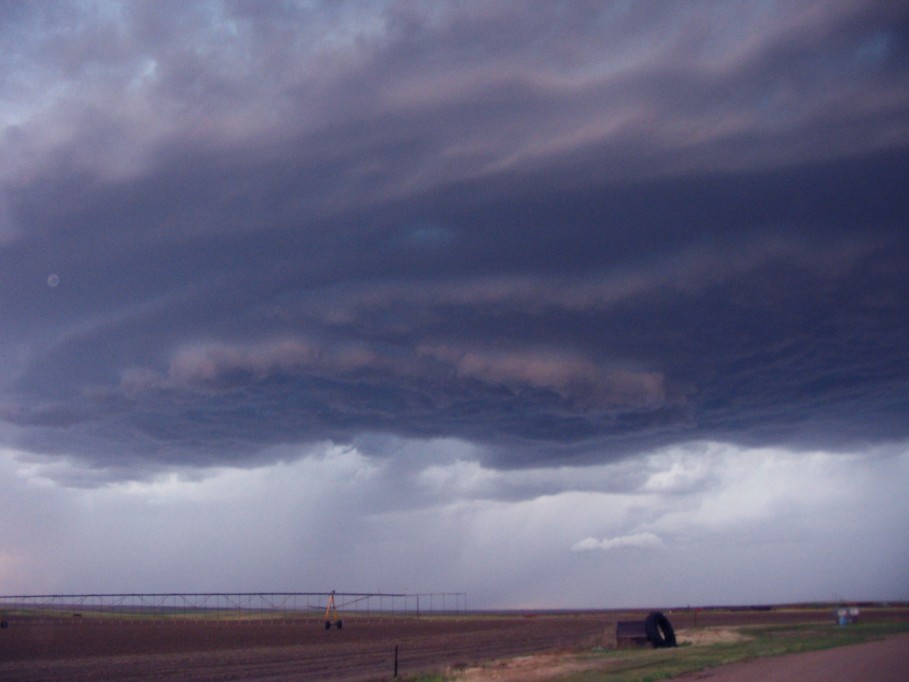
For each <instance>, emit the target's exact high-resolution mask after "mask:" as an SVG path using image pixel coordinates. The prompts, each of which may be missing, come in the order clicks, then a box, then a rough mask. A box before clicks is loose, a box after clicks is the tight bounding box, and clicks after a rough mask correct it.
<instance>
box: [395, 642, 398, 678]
mask: <svg viewBox="0 0 909 682" xmlns="http://www.w3.org/2000/svg"><path fill="white" fill-rule="evenodd" d="M397 676H398V645H397V644H395V677H397Z"/></svg>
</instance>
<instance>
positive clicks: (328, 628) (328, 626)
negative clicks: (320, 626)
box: [325, 620, 331, 630]
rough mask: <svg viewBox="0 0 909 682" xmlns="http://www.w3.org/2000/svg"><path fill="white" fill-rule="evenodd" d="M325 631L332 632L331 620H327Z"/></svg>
mask: <svg viewBox="0 0 909 682" xmlns="http://www.w3.org/2000/svg"><path fill="white" fill-rule="evenodd" d="M325 629H326V630H331V621H330V620H326V621H325Z"/></svg>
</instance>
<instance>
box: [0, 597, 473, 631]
mask: <svg viewBox="0 0 909 682" xmlns="http://www.w3.org/2000/svg"><path fill="white" fill-rule="evenodd" d="M332 595H333V596H334V603H335V605H336V608H337V609H338V611H340V612H342V613H343V614H344V616H345V617H354V618H360V617H376V618H386V617H400V616H411V617H414V616H432V615H436V616H442V615H447V616H451V615H465V614H466V612H467V594H466V593H465V592H424V593H418V594H407V593H383V592H173V593H138V592H137V593H126V594H30V595H0V618H2V621H3V622H4V623H7V624H10V623H15V622H17V621H25V620H27V621H29V622H34V621H35V620H36V619H37V620H41V621H51V620H52V621H61V620H65V621H70V622H85V621H90V620H109V619H112V618H118V619H124V620H141V621H149V620H156V621H166V620H173V621H187V620H206V621H212V622H222V621H223V622H277V621H298V620H303V619H320V620H321V618H322V614H323V612H324V611H325V608H326V605H327V604H328V600H329V598H330V597H332Z"/></svg>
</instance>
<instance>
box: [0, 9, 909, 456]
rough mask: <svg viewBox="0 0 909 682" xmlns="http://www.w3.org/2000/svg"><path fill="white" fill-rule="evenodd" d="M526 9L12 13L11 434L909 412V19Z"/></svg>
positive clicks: (446, 429) (577, 441)
mask: <svg viewBox="0 0 909 682" xmlns="http://www.w3.org/2000/svg"><path fill="white" fill-rule="evenodd" d="M84 7H88V8H89V9H88V10H84V12H83V10H82V9H80V8H84ZM521 7H522V6H521V5H510V4H497V5H495V6H494V7H489V6H488V3H481V4H479V5H476V6H463V7H461V6H459V7H458V8H452V7H448V6H441V8H436V9H435V10H433V11H430V10H414V9H413V8H410V7H409V6H408V5H404V4H397V3H392V4H391V5H389V6H388V7H382V8H381V9H377V8H375V7H370V8H369V9H365V8H364V7H362V6H358V5H341V4H335V3H331V4H329V5H326V6H318V7H316V9H312V10H303V9H299V10H298V9H297V8H296V7H295V6H294V5H282V6H278V5H277V4H252V5H247V4H243V3H238V4H233V3H228V4H224V5H220V4H218V5H207V4H196V5H192V6H187V5H185V4H184V3H177V4H176V5H174V6H173V7H172V8H171V10H172V11H170V12H168V11H165V10H164V9H163V8H162V6H161V5H160V4H159V3H151V4H139V3H134V4H128V5H125V6H120V7H113V8H111V7H110V6H107V5H105V4H97V5H93V4H89V5H85V6H83V5H62V6H49V5H48V6H31V5H28V6H19V5H16V4H13V5H10V6H6V7H4V9H3V11H4V12H6V13H9V14H11V18H10V20H9V21H5V22H2V23H3V25H4V27H5V28H4V29H2V34H0V39H2V40H3V41H4V43H7V44H8V43H9V41H12V40H17V41H18V42H17V45H18V46H19V47H18V49H17V50H13V51H12V52H10V54H11V55H12V56H11V57H9V58H8V61H7V62H6V64H5V65H4V66H3V74H4V77H3V79H2V80H0V100H2V101H3V103H4V105H6V104H7V103H10V107H9V108H8V109H7V111H9V112H11V113H10V114H8V115H7V117H6V119H5V120H4V121H3V122H2V125H5V126H6V127H5V128H4V129H3V131H2V133H0V145H2V155H0V156H2V158H3V159H4V160H3V161H0V179H2V187H0V220H2V221H3V224H2V225H0V287H2V288H0V292H2V293H0V316H2V318H3V320H4V326H3V329H2V331H0V342H2V356H0V391H2V393H0V418H2V420H3V422H4V424H5V425H4V426H3V433H4V434H5V435H4V438H5V439H6V440H7V442H10V443H14V444H15V445H16V446H17V447H22V448H26V449H28V450H30V451H33V452H36V453H47V454H72V455H75V456H78V457H80V458H83V459H85V460H87V461H89V462H92V463H94V464H96V465H99V466H107V465H112V464H114V463H115V462H116V461H119V462H122V461H123V459H126V460H132V459H133V458H135V459H136V460H137V461H138V460H145V461H146V462H147V463H149V462H150V463H152V464H153V463H155V462H157V463H169V462H178V461H189V462H196V463H199V464H212V463H218V462H234V463H242V462H246V461H251V458H252V459H255V458H256V457H261V456H264V455H262V454H261V453H263V452H266V451H268V450H267V449H268V448H269V446H273V445H278V444H281V443H292V442H299V441H315V440H321V439H326V438H328V439H336V440H339V441H350V440H351V439H357V438H364V437H367V435H368V434H376V433H392V434H396V435H400V436H407V437H447V436H453V437H458V438H463V439H466V440H469V441H472V442H475V443H477V444H480V445H482V446H483V447H484V448H486V450H487V456H488V457H489V458H490V459H491V460H494V461H496V462H497V463H498V464H499V465H502V466H523V465H532V464H538V463H541V462H545V461H560V460H568V459H572V460H575V461H582V462H590V461H595V460H598V459H602V458H605V457H610V456H614V455H620V454H623V453H627V452H632V451H636V450H640V449H643V448H648V447H652V446H654V445H659V444H666V443H670V442H675V441H683V440H691V439H702V438H716V439H726V440H732V441H738V442H742V443H748V444H759V443H768V442H772V443H786V444H789V445H794V446H799V445H804V446H819V445H823V446H827V447H829V446H837V445H844V444H854V443H856V442H862V441H876V440H887V439H894V438H905V437H906V436H907V435H909V433H907V426H906V424H905V419H904V415H905V408H906V406H907V404H909V370H907V367H909V357H907V355H909V353H907V350H906V344H905V341H904V339H905V338H906V337H907V332H909V309H907V307H909V304H907V302H906V301H907V297H906V293H907V292H909V274H907V268H906V265H907V262H909V237H907V234H906V230H905V225H906V220H907V218H909V198H907V196H906V192H905V178H906V177H909V154H907V150H909V111H907V109H909V107H907V99H909V94H907V93H909V82H907V81H909V77H907V76H909V69H907V56H909V53H907V25H909V13H907V12H905V11H902V10H899V9H897V8H896V7H895V5H892V4H888V3H882V4H876V3H866V4H858V3H828V4H827V5H823V6H819V5H810V4H806V5H796V4H792V5H788V6H785V7H784V8H782V9H779V8H777V9H776V10H768V11H766V12H765V11H764V10H762V9H759V8H756V7H755V6H753V5H751V4H746V5H744V6H741V7H735V8H730V7H729V6H728V5H726V4H720V5H696V6H688V5H652V4H632V5H631V6H630V9H628V10H627V11H625V10H623V11H619V10H617V9H615V8H612V7H609V6H600V5H597V4H594V5H592V6H589V7H587V6H582V5H580V4H577V3H570V4H567V5H562V4H559V3H552V4H541V5H540V10H539V11H538V12H535V13H527V12H524V11H522V10H521ZM51 8H56V10H52V9H51ZM71 13H75V14H80V15H81V16H82V17H83V19H82V20H81V22H80V21H74V20H72V17H71V16H70V15H71ZM51 44H53V45H54V46H55V48H54V50H48V49H47V47H48V45H51ZM51 274H54V275H57V276H58V277H59V283H58V284H57V285H56V286H53V287H51V286H49V285H48V277H49V275H51ZM379 449H381V448H380V447H379ZM110 453H117V454H116V455H111V454H110Z"/></svg>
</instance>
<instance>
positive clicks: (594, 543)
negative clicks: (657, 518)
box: [571, 533, 665, 552]
mask: <svg viewBox="0 0 909 682" xmlns="http://www.w3.org/2000/svg"><path fill="white" fill-rule="evenodd" d="M664 547H665V544H664V543H663V541H662V540H661V539H660V538H659V536H657V535H654V534H653V533H632V534H631V535H621V536H619V537H615V538H604V539H602V540H597V539H596V538H585V539H583V540H581V541H580V542H577V543H575V544H574V546H573V547H572V548H571V551H572V552H590V551H594V550H598V549H600V550H603V551H605V552H608V551H610V550H615V549H627V548H632V549H663V548H664Z"/></svg>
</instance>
